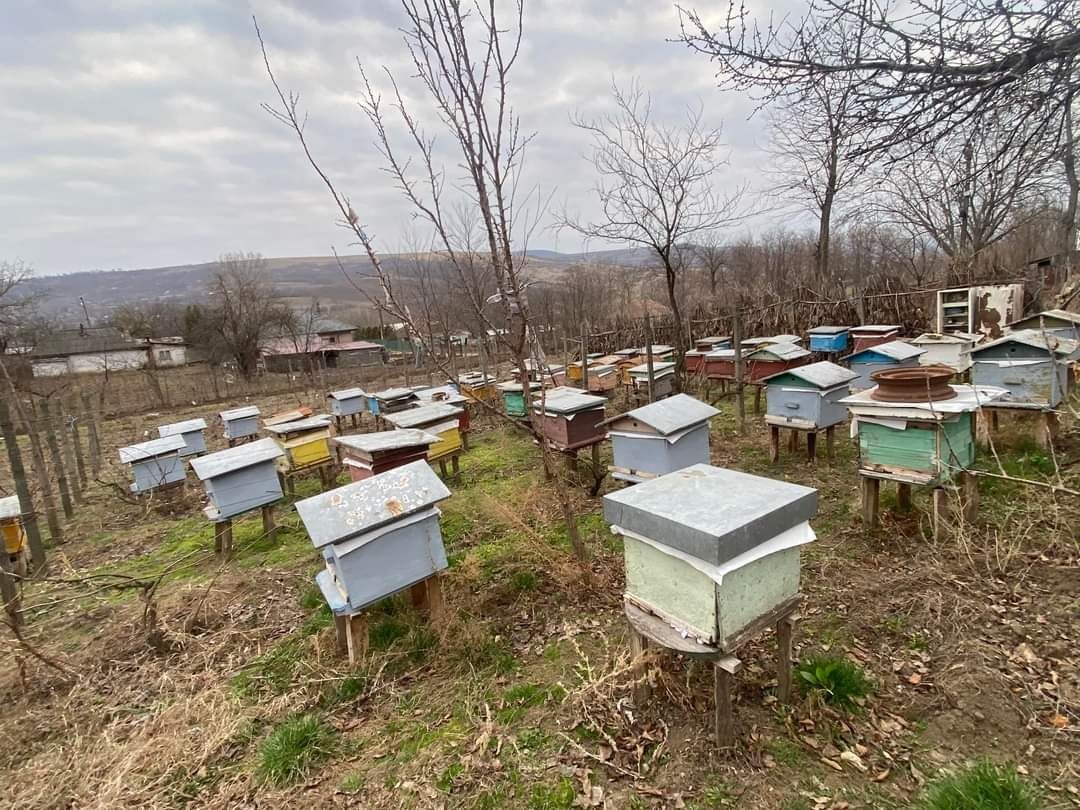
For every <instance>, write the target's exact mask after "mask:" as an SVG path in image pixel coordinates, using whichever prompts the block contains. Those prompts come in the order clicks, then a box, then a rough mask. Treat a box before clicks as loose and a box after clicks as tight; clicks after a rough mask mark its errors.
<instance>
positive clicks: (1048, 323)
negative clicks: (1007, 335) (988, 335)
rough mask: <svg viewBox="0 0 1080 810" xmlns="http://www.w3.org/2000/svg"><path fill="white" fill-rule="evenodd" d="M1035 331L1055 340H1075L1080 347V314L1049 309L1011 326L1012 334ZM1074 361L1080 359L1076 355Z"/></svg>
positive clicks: (1015, 322)
mask: <svg viewBox="0 0 1080 810" xmlns="http://www.w3.org/2000/svg"><path fill="white" fill-rule="evenodd" d="M1028 330H1030V331H1033V332H1037V333H1038V334H1046V335H1050V336H1051V337H1055V338H1065V339H1066V340H1074V341H1076V342H1077V343H1078V345H1080V313H1077V312H1068V311H1067V310H1064V309H1048V310H1046V311H1045V312H1038V313H1036V314H1034V315H1028V316H1027V317H1026V318H1021V319H1020V320H1018V321H1014V322H1013V323H1010V324H1009V331H1010V332H1024V331H1028ZM1072 359H1073V360H1077V359H1080V357H1077V356H1076V355H1075V353H1074V356H1073V357H1072Z"/></svg>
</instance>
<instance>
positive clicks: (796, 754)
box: [765, 737, 806, 767]
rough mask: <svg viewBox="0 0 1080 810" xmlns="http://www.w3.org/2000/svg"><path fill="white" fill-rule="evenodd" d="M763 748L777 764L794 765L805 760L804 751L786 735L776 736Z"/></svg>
mask: <svg viewBox="0 0 1080 810" xmlns="http://www.w3.org/2000/svg"><path fill="white" fill-rule="evenodd" d="M765 748H766V750H767V751H768V752H769V754H770V755H771V756H772V758H773V759H775V760H776V762H777V764H778V765H788V766H791V767H795V766H798V765H801V764H803V763H804V762H805V761H806V753H805V752H804V751H803V749H802V747H801V746H800V745H798V744H796V743H793V742H792V741H791V740H789V739H787V737H777V738H775V739H773V740H769V742H768V743H767V744H766V746H765Z"/></svg>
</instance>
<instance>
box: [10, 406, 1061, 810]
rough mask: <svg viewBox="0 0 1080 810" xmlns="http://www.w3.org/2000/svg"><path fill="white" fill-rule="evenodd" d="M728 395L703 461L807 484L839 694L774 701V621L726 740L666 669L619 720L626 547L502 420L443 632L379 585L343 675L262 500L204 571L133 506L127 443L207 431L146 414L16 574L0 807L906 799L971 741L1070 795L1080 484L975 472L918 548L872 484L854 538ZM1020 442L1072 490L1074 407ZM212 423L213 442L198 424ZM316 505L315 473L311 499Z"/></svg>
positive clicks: (162, 503) (824, 468) (905, 519)
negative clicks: (861, 686)
mask: <svg viewBox="0 0 1080 810" xmlns="http://www.w3.org/2000/svg"><path fill="white" fill-rule="evenodd" d="M238 404H242V403H240V402H236V403H223V404H222V406H221V407H222V408H224V407H227V406H229V405H238ZM257 404H259V405H260V406H261V407H262V410H263V412H264V413H267V412H271V411H273V410H275V409H278V408H282V407H287V406H292V405H295V404H297V397H296V396H287V397H276V398H273V400H265V401H260V402H258V403H257ZM316 404H317V403H316ZM1074 406H1075V402H1074ZM721 407H722V409H723V413H722V415H721V416H720V417H718V418H717V419H715V420H714V422H713V426H712V446H713V462H714V463H715V464H718V465H720V466H725V467H731V468H734V469H739V470H744V471H747V472H752V473H757V474H761V475H767V476H770V477H773V478H782V479H785V480H789V481H794V482H798V483H802V484H806V485H809V486H813V487H816V488H818V490H819V493H820V505H819V511H818V515H817V517H816V518H815V519H814V520H813V521H812V524H813V526H814V528H815V530H816V532H817V535H818V540H817V541H816V542H815V543H813V544H811V545H810V546H808V547H806V551H805V553H804V559H803V588H802V589H803V594H804V603H803V608H802V610H801V617H802V619H801V621H800V623H799V625H798V628H797V631H796V649H797V653H798V654H799V655H803V656H805V655H807V654H809V653H811V652H819V651H824V652H828V653H831V654H836V655H842V656H845V657H847V658H848V659H850V660H852V661H854V662H856V663H857V664H858V665H859V666H860V667H861V668H862V669H863V670H864V671H865V672H866V673H867V675H869V677H870V678H871V679H872V681H873V685H874V689H873V693H872V695H871V696H870V697H868V698H867V699H866V700H865V701H864V705H862V706H861V707H858V710H857V711H855V712H852V713H848V712H839V711H835V710H832V709H829V708H826V707H822V706H821V705H820V704H819V703H818V702H815V701H813V700H810V699H808V698H806V697H804V696H802V695H800V696H799V698H798V699H797V700H796V701H795V702H794V703H793V705H789V706H784V705H780V704H779V703H778V702H777V700H776V698H775V687H776V681H775V677H776V676H775V667H774V656H775V644H774V640H773V638H772V637H771V635H770V634H766V635H765V636H762V637H761V638H759V639H757V640H755V641H754V642H752V643H751V644H750V645H749V646H748V647H747V648H745V649H744V650H743V651H741V653H740V657H741V659H742V661H743V664H744V669H743V671H742V672H741V673H740V674H739V676H738V678H737V689H736V700H737V702H736V722H737V729H736V731H737V736H738V742H737V744H736V745H735V746H734V748H733V749H730V750H725V751H718V750H716V748H715V746H714V745H713V744H712V742H711V740H710V739H709V733H710V725H709V724H710V719H711V716H712V709H711V706H712V675H711V671H710V670H708V669H707V668H706V667H705V666H703V665H702V664H700V663H698V664H694V663H692V662H688V661H684V660H677V659H674V658H671V657H661V656H655V655H654V656H653V657H652V658H651V659H650V662H649V664H650V666H649V673H648V677H649V680H650V683H651V686H652V696H651V699H650V700H649V701H648V702H647V703H646V704H645V705H642V706H637V705H634V702H633V699H632V686H633V677H634V676H633V668H632V667H631V657H630V651H629V642H628V637H627V630H626V624H625V619H624V618H623V616H622V607H621V604H622V603H621V593H622V558H621V545H620V542H619V540H618V538H616V537H614V536H612V535H611V534H610V533H609V532H608V530H607V526H606V524H605V523H604V521H603V519H602V517H601V516H600V500H599V497H595V498H593V497H589V496H588V495H587V494H586V488H585V487H584V486H582V485H581V484H582V482H579V481H571V482H570V485H571V487H570V491H571V493H572V500H573V504H574V508H575V510H576V512H577V514H578V525H579V528H580V530H581V532H582V535H583V537H584V538H585V541H586V544H587V547H588V551H589V560H588V563H587V565H585V566H583V565H582V564H580V563H579V562H578V561H577V560H576V559H575V557H574V556H573V553H572V551H571V546H570V543H569V540H568V535H567V531H566V528H565V525H564V524H563V522H562V520H561V518H560V511H559V507H558V504H557V500H556V498H555V495H554V492H553V489H552V486H551V485H550V484H545V483H544V482H543V480H542V476H540V475H539V474H538V471H539V458H538V451H537V450H536V449H535V448H534V447H533V446H532V444H531V443H530V442H529V441H528V440H526V439H525V438H524V437H523V436H522V435H521V434H520V433H517V432H514V431H513V430H511V429H509V428H507V427H504V426H502V425H501V424H498V423H496V422H494V421H492V420H491V419H490V418H479V419H477V420H476V422H477V425H478V429H477V430H476V431H475V433H474V436H473V447H472V449H471V450H470V451H469V452H468V453H466V454H465V455H464V456H463V458H462V464H461V475H460V477H459V478H458V479H457V480H452V481H450V482H449V483H450V488H451V489H452V491H453V493H454V494H453V496H452V498H451V499H450V500H449V501H447V502H446V503H445V504H444V505H443V517H442V527H443V533H444V538H445V541H446V546H447V551H448V554H449V557H450V563H451V565H450V569H449V571H448V572H447V577H446V585H445V586H444V593H445V596H446V601H447V606H448V614H449V615H448V617H447V620H446V621H445V623H443V624H442V625H441V626H439V627H434V628H433V627H429V626H428V625H427V624H425V623H424V622H423V621H422V620H421V619H420V618H419V617H418V616H416V615H415V613H414V612H413V610H412V608H411V606H410V605H409V604H408V603H407V600H403V599H400V598H394V599H391V600H388V601H387V602H386V603H384V604H382V605H380V606H379V607H378V608H377V609H376V610H375V611H373V616H372V619H371V650H370V653H369V656H368V658H367V659H366V660H365V661H364V662H363V664H361V665H358V666H357V667H355V668H353V669H350V668H349V667H348V666H347V665H346V664H345V663H344V662H343V661H342V660H341V659H340V658H338V657H336V656H335V654H334V639H333V626H332V621H331V619H330V617H329V614H328V612H327V610H326V608H325V606H324V605H323V604H322V600H321V597H320V596H319V595H318V591H317V590H316V589H315V588H314V585H313V580H312V577H313V574H314V573H315V571H317V570H318V568H319V566H320V561H319V559H318V555H317V554H316V553H315V551H314V550H313V549H312V548H311V545H310V541H309V540H308V539H307V537H306V535H305V533H304V531H303V529H302V528H301V527H300V524H299V521H298V518H297V517H296V514H295V512H293V511H292V510H291V509H287V508H285V509H282V510H280V512H281V515H280V522H281V524H282V529H281V530H280V531H279V533H278V535H277V536H276V537H272V538H269V537H265V536H263V535H262V529H261V525H260V524H259V523H258V519H257V516H256V517H255V518H253V519H248V520H245V521H243V522H240V523H238V525H237V531H236V541H235V543H236V553H235V555H234V558H233V559H232V560H230V561H228V562H227V563H225V564H221V563H219V561H218V560H216V559H215V557H214V555H213V538H212V531H211V528H210V526H209V525H208V524H207V523H206V521H205V519H203V517H202V514H201V511H200V509H199V507H200V505H201V497H200V496H201V488H200V487H199V485H198V482H197V481H196V480H195V479H194V477H193V476H190V475H189V482H188V484H187V485H186V488H185V489H184V490H182V491H178V492H173V493H172V494H170V495H168V496H162V497H157V498H155V499H153V500H152V501H150V502H149V503H145V502H144V503H134V502H131V501H130V500H129V499H125V498H123V497H122V496H121V494H120V490H121V488H122V487H123V485H124V484H125V483H126V472H125V470H123V469H122V468H121V467H120V466H119V465H118V464H113V463H112V460H113V459H114V458H115V455H116V454H115V448H116V447H118V446H120V445H124V444H128V443H131V442H133V441H137V440H140V439H141V438H143V435H144V432H145V431H147V430H148V429H151V428H153V427H154V426H156V425H157V424H159V423H161V422H162V421H174V419H177V420H178V419H181V418H186V417H189V416H196V415H202V416H205V417H207V418H208V421H209V417H210V416H211V412H208V411H207V409H205V408H204V409H190V410H188V411H177V412H173V413H170V414H169V416H168V419H167V420H166V419H164V418H163V417H162V415H161V414H154V413H152V412H151V413H146V414H142V415H139V416H132V417H124V418H119V419H115V420H112V421H110V422H108V423H106V425H105V426H104V438H105V444H106V448H105V454H106V458H107V459H108V460H109V464H108V465H107V466H106V468H105V470H104V471H103V473H102V476H101V479H102V482H99V483H94V484H92V485H91V486H90V488H89V490H88V493H87V499H86V503H85V504H84V505H83V507H82V508H81V509H80V510H79V511H78V514H77V515H76V518H75V520H73V521H72V522H71V523H70V524H69V525H68V531H67V540H66V542H65V543H64V544H63V545H58V546H55V547H53V548H51V549H50V566H49V570H48V573H47V576H46V578H45V580H44V581H36V582H32V583H29V584H28V585H27V586H26V587H25V588H24V592H23V604H24V606H25V611H26V618H27V623H26V626H25V628H24V629H23V630H22V631H21V636H22V638H21V639H17V638H15V637H14V636H13V634H12V632H11V630H10V628H4V629H3V637H4V640H3V655H2V659H0V695H2V705H0V739H3V740H4V741H5V745H4V746H3V749H2V753H0V763H2V765H0V796H3V797H4V798H3V799H2V800H0V804H3V805H4V806H12V807H34V808H46V807H48V808H52V807H102V808H104V807H110V808H112V807H173V806H191V807H245V806H252V807H254V806H260V807H357V808H384V807H385V808H396V807H416V808H429V807H446V808H451V807H453V808H458V807H461V808H502V807H522V808H538V809H541V810H542V809H544V808H569V807H575V806H577V807H611V808H656V807H664V808H668V807H672V808H679V807H685V808H715V807H741V808H751V809H752V810H756V809H757V808H762V809H764V808H783V810H804V809H805V810H811V809H812V810H818V809H819V808H836V809H837V810H842V808H861V807H866V808H901V807H908V806H910V805H911V802H912V801H913V798H914V797H916V796H918V794H919V792H920V790H921V788H922V786H923V785H924V784H925V783H927V782H928V781H930V780H932V779H934V778H935V776H937V774H938V773H939V772H941V771H942V770H943V769H948V768H951V767H955V766H958V765H961V764H963V763H965V762H968V761H971V760H973V759H976V758H980V757H988V758H990V759H992V760H994V761H998V762H1011V763H1015V764H1016V765H1017V767H1018V769H1019V771H1020V773H1021V774H1022V775H1023V776H1024V778H1025V779H1026V780H1027V781H1029V782H1030V784H1031V785H1032V786H1033V787H1034V788H1035V789H1036V790H1037V791H1038V792H1039V793H1040V795H1041V797H1042V801H1043V805H1044V806H1045V807H1047V808H1058V807H1062V808H1064V807H1077V806H1080V668H1078V664H1080V654H1078V652H1077V643H1078V641H1080V607H1078V603H1077V593H1078V589H1080V567H1078V562H1080V531H1078V530H1077V526H1078V525H1080V521H1078V519H1080V498H1077V497H1076V496H1074V495H1068V494H1065V493H1060V492H1059V493H1056V494H1055V492H1053V491H1052V490H1050V489H1048V488H1046V487H1042V486H1034V485H1026V484H1020V483H1016V482H1014V481H1007V480H1002V479H995V478H990V477H987V478H982V479H980V490H981V494H982V499H981V504H980V510H979V515H978V517H977V519H976V520H975V521H974V523H972V524H967V523H964V522H962V521H961V522H958V523H954V525H952V526H951V528H950V531H949V532H948V534H947V536H946V537H945V538H943V539H940V540H934V539H933V538H932V536H931V532H930V523H929V518H928V515H927V507H928V504H927V502H926V496H925V495H921V496H920V495H917V497H916V500H915V508H914V509H913V510H912V511H911V512H909V513H901V512H899V511H898V508H897V504H896V501H895V496H894V494H893V493H892V492H891V491H890V490H883V497H882V523H881V526H880V528H879V529H878V530H876V531H874V532H872V533H868V532H867V531H865V530H864V529H863V527H862V525H861V522H860V519H859V498H858V489H857V476H856V474H855V450H854V448H853V447H852V446H851V444H850V442H848V441H847V440H846V438H845V439H843V440H840V441H838V446H837V453H836V457H835V459H834V460H833V461H832V462H831V463H828V462H826V461H825V460H824V459H821V460H819V462H818V463H817V464H815V465H810V464H808V463H807V462H806V460H805V456H804V455H801V454H800V455H791V454H788V453H784V454H782V456H781V460H780V462H779V463H778V464H775V465H772V464H770V463H769V462H768V441H767V434H766V433H765V431H764V429H763V426H762V425H761V420H760V419H759V418H753V417H751V418H750V419H749V420H748V421H749V430H748V434H747V435H745V436H743V435H740V434H739V432H738V430H737V428H736V421H735V419H734V416H733V412H732V407H731V405H730V403H727V402H725V403H723V404H722V406H721ZM212 410H214V411H216V410H217V409H216V408H215V409H212ZM1026 432H1027V429H1026V426H1025V425H1024V424H1021V423H1019V422H1015V423H1014V422H1013V421H1012V420H1006V421H1005V423H1004V424H1003V427H1002V432H1001V433H1000V434H999V435H998V437H997V441H996V450H997V454H998V458H999V461H1000V463H998V461H995V460H994V459H993V457H992V455H991V454H990V453H987V452H983V453H982V454H981V459H980V465H981V466H982V467H983V468H984V469H986V470H988V471H991V472H996V473H1002V472H1004V473H1005V474H1006V475H1009V476H1012V477H1013V478H1024V479H1029V480H1032V481H1038V482H1052V483H1056V484H1057V485H1058V486H1060V487H1063V488H1065V489H1068V490H1072V491H1076V490H1080V463H1077V459H1078V458H1080V426H1078V424H1077V421H1076V420H1075V419H1073V418H1072V417H1069V418H1067V419H1066V420H1065V424H1064V427H1063V430H1062V434H1061V437H1060V441H1059V443H1058V445H1057V447H1056V448H1055V451H1056V452H1055V453H1054V454H1053V455H1048V454H1047V453H1045V452H1043V451H1040V450H1038V449H1037V448H1036V447H1035V446H1034V445H1033V444H1032V443H1031V441H1030V440H1029V439H1028V438H1027V437H1026ZM208 438H209V439H210V444H211V449H218V448H220V447H221V446H222V440H221V439H220V437H219V436H218V435H217V430H216V429H213V428H212V429H211V430H210V431H208ZM342 480H344V479H342ZM109 482H115V483H116V484H117V485H119V486H113V485H112V484H111V483H109ZM0 485H2V486H4V487H7V486H8V482H7V480H6V473H2V472H0ZM614 485H615V482H612V481H610V479H609V480H608V481H606V482H605V484H604V489H603V490H602V491H601V492H604V491H609V490H610V489H611V488H612V487H613V486H614ZM316 490H317V482H316V481H305V482H302V483H301V485H300V487H299V491H298V497H305V496H308V495H311V494H313V493H314V492H315V491H316ZM298 717H299V718H307V719H308V720H310V722H311V723H312V724H313V725H314V726H315V727H316V728H317V729H318V733H317V734H316V735H315V736H313V737H311V738H310V739H308V740H307V741H306V742H305V744H304V745H302V746H301V748H302V750H303V751H304V756H308V757H309V767H308V768H307V770H306V771H305V772H304V773H303V774H302V776H301V778H300V779H299V780H298V781H296V782H295V783H293V784H289V785H277V784H275V782H274V780H273V778H272V775H271V774H270V772H269V771H268V770H267V756H268V755H267V748H268V740H270V738H271V735H274V733H275V730H280V729H282V728H283V727H286V726H288V725H289V724H290V723H292V722H294V721H295V720H296V718H298Z"/></svg>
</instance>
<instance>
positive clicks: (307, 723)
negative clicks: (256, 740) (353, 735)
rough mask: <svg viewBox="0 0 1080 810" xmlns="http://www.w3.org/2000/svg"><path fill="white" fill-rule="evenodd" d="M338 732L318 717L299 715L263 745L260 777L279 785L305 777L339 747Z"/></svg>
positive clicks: (259, 767) (274, 732)
mask: <svg viewBox="0 0 1080 810" xmlns="http://www.w3.org/2000/svg"><path fill="white" fill-rule="evenodd" d="M337 744H338V739H337V733H336V732H335V731H334V729H333V728H331V727H330V726H328V725H327V724H326V723H324V722H323V721H322V720H320V719H319V718H318V717H316V716H314V715H310V714H295V715H293V716H291V717H289V718H288V719H286V720H285V721H284V722H282V723H281V724H280V725H279V726H278V727H277V728H275V729H274V730H273V731H272V732H271V733H270V736H269V737H267V738H266V740H265V741H264V742H263V744H262V748H261V749H260V759H259V766H258V772H257V776H258V777H259V779H260V780H261V781H264V782H270V783H271V784H274V785H277V786H279V787H282V786H285V785H291V784H295V783H296V782H298V781H300V780H301V779H303V778H305V777H306V776H307V775H308V774H310V773H311V772H312V770H314V768H315V767H316V766H317V765H319V764H320V763H321V762H323V761H325V760H326V759H328V758H329V757H330V756H331V755H332V754H333V753H334V750H335V749H336V748H337Z"/></svg>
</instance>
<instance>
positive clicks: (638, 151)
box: [559, 83, 745, 369]
mask: <svg viewBox="0 0 1080 810" xmlns="http://www.w3.org/2000/svg"><path fill="white" fill-rule="evenodd" d="M612 89H613V93H614V99H615V106H616V112H615V113H614V114H610V115H605V116H602V117H599V118H595V119H586V118H582V117H580V116H579V117H577V118H576V119H575V120H574V123H575V125H577V126H578V127H579V128H581V129H582V130H584V131H585V132H587V133H589V134H590V135H591V136H592V139H593V151H592V163H593V166H594V168H595V170H596V172H597V174H598V175H599V179H598V181H597V184H596V186H595V190H596V195H597V197H598V198H599V200H600V208H601V213H600V216H599V218H598V219H597V220H596V221H595V222H593V221H588V222H587V221H583V220H581V219H579V218H577V217H573V216H570V215H569V214H567V213H564V214H562V215H561V216H560V218H559V219H560V223H561V225H562V226H564V227H568V228H570V229H571V230H573V231H575V232H577V233H579V234H581V235H582V236H584V237H586V238H589V239H602V240H604V241H610V242H628V243H630V244H633V245H638V246H642V247H645V248H647V249H648V250H649V251H650V252H651V253H652V254H653V256H654V258H655V259H656V260H657V262H658V263H659V265H660V267H661V269H662V270H663V273H664V283H665V287H666V290H667V298H668V306H669V307H670V308H671V314H672V317H673V319H674V323H675V327H674V343H675V350H676V355H677V358H678V367H679V368H680V369H681V368H682V365H683V362H682V359H683V356H684V354H685V353H686V349H687V344H688V340H689V336H688V335H687V334H686V327H685V324H684V322H683V317H682V308H681V306H680V301H679V295H678V285H679V281H680V278H681V276H682V273H683V271H684V270H685V269H686V268H687V267H688V266H689V265H690V264H691V263H692V261H693V251H692V243H693V241H694V239H695V238H697V237H698V235H700V234H705V233H711V232H714V231H716V230H718V229H720V228H723V227H725V226H729V225H732V224H734V223H735V222H738V221H740V220H741V219H742V218H743V214H742V212H741V204H742V196H743V192H744V190H745V187H739V188H736V189H734V190H733V191H731V192H730V193H728V194H720V193H718V192H716V191H715V188H714V183H716V182H717V181H718V180H719V178H718V177H717V174H718V173H719V171H720V170H721V169H722V168H724V167H725V166H727V165H728V159H727V154H726V152H725V151H724V147H723V142H722V139H721V130H720V128H719V127H710V126H708V125H706V124H705V122H704V121H703V120H702V110H701V109H700V108H699V109H697V110H688V111H687V115H686V120H685V121H684V122H683V123H682V124H681V125H679V126H665V125H662V124H659V123H657V122H656V121H655V120H654V119H653V110H652V102H651V99H650V98H649V96H648V95H647V94H646V93H645V92H644V91H643V90H642V89H641V87H640V86H639V85H637V84H636V83H635V84H633V85H631V87H630V88H629V89H627V90H622V89H620V88H619V87H618V86H613V88H612Z"/></svg>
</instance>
